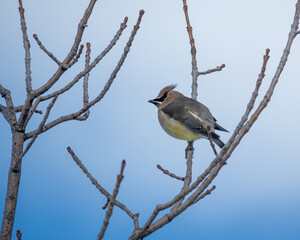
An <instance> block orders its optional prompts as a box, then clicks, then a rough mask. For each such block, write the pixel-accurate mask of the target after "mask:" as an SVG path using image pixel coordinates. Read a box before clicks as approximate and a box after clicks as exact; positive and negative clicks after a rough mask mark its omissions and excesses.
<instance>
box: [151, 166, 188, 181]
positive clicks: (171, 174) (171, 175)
mask: <svg viewBox="0 0 300 240" xmlns="http://www.w3.org/2000/svg"><path fill="white" fill-rule="evenodd" d="M156 167H157V168H158V169H159V170H161V171H162V172H163V173H164V174H166V175H168V176H170V177H172V178H175V179H178V180H181V181H184V177H178V176H177V175H175V174H174V173H171V172H169V171H168V170H166V169H164V168H163V167H162V166H160V165H159V164H157V165H156Z"/></svg>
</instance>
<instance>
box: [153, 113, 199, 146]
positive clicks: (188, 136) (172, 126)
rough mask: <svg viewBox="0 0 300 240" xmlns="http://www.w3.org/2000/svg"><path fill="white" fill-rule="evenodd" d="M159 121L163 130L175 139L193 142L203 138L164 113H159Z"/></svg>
mask: <svg viewBox="0 0 300 240" xmlns="http://www.w3.org/2000/svg"><path fill="white" fill-rule="evenodd" d="M158 120H159V123H160V125H161V126H162V128H163V129H164V130H165V131H166V133H168V134H169V135H170V136H172V137H174V138H178V139H182V140H186V141H193V140H196V139H198V138H200V137H201V135H200V134H197V133H194V132H192V131H190V130H189V129H188V128H187V127H185V126H184V125H183V124H181V123H180V122H178V121H176V120H174V119H173V118H170V117H169V116H168V115H166V114H165V113H163V112H162V111H159V112H158Z"/></svg>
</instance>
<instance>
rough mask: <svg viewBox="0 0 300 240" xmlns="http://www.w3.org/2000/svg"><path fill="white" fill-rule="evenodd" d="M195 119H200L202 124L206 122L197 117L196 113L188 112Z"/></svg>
mask: <svg viewBox="0 0 300 240" xmlns="http://www.w3.org/2000/svg"><path fill="white" fill-rule="evenodd" d="M188 112H189V113H190V114H191V115H192V116H193V117H194V118H196V119H198V120H199V121H200V122H202V123H203V122H204V121H203V119H201V118H200V117H199V116H197V115H196V114H195V113H193V112H191V111H188Z"/></svg>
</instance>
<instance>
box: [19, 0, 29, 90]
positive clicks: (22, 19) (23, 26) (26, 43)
mask: <svg viewBox="0 0 300 240" xmlns="http://www.w3.org/2000/svg"><path fill="white" fill-rule="evenodd" d="M19 12H20V23H21V30H22V35H23V46H24V49H25V76H26V77H25V82H26V91H27V93H29V92H30V91H31V90H32V85H31V70H30V68H31V58H30V42H29V39H28V35H27V27H26V21H25V15H24V12H25V10H24V8H23V3H22V0H19Z"/></svg>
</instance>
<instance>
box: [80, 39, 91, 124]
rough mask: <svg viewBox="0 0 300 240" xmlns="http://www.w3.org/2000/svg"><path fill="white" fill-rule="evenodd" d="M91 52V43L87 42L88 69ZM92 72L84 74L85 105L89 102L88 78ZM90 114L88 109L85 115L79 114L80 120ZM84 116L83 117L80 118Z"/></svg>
mask: <svg viewBox="0 0 300 240" xmlns="http://www.w3.org/2000/svg"><path fill="white" fill-rule="evenodd" d="M90 54H91V44H90V43H89V42H88V43H86V54H85V70H87V69H88V68H89V66H90V60H91V57H90ZM89 76H90V73H89V72H88V73H87V74H85V75H84V78H83V106H86V105H87V104H88V103H89V93H88V80H89ZM89 115H90V110H89V109H88V110H87V111H86V112H85V113H84V115H83V116H79V117H78V118H77V119H78V120H86V119H88V117H89ZM80 118H82V119H80Z"/></svg>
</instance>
